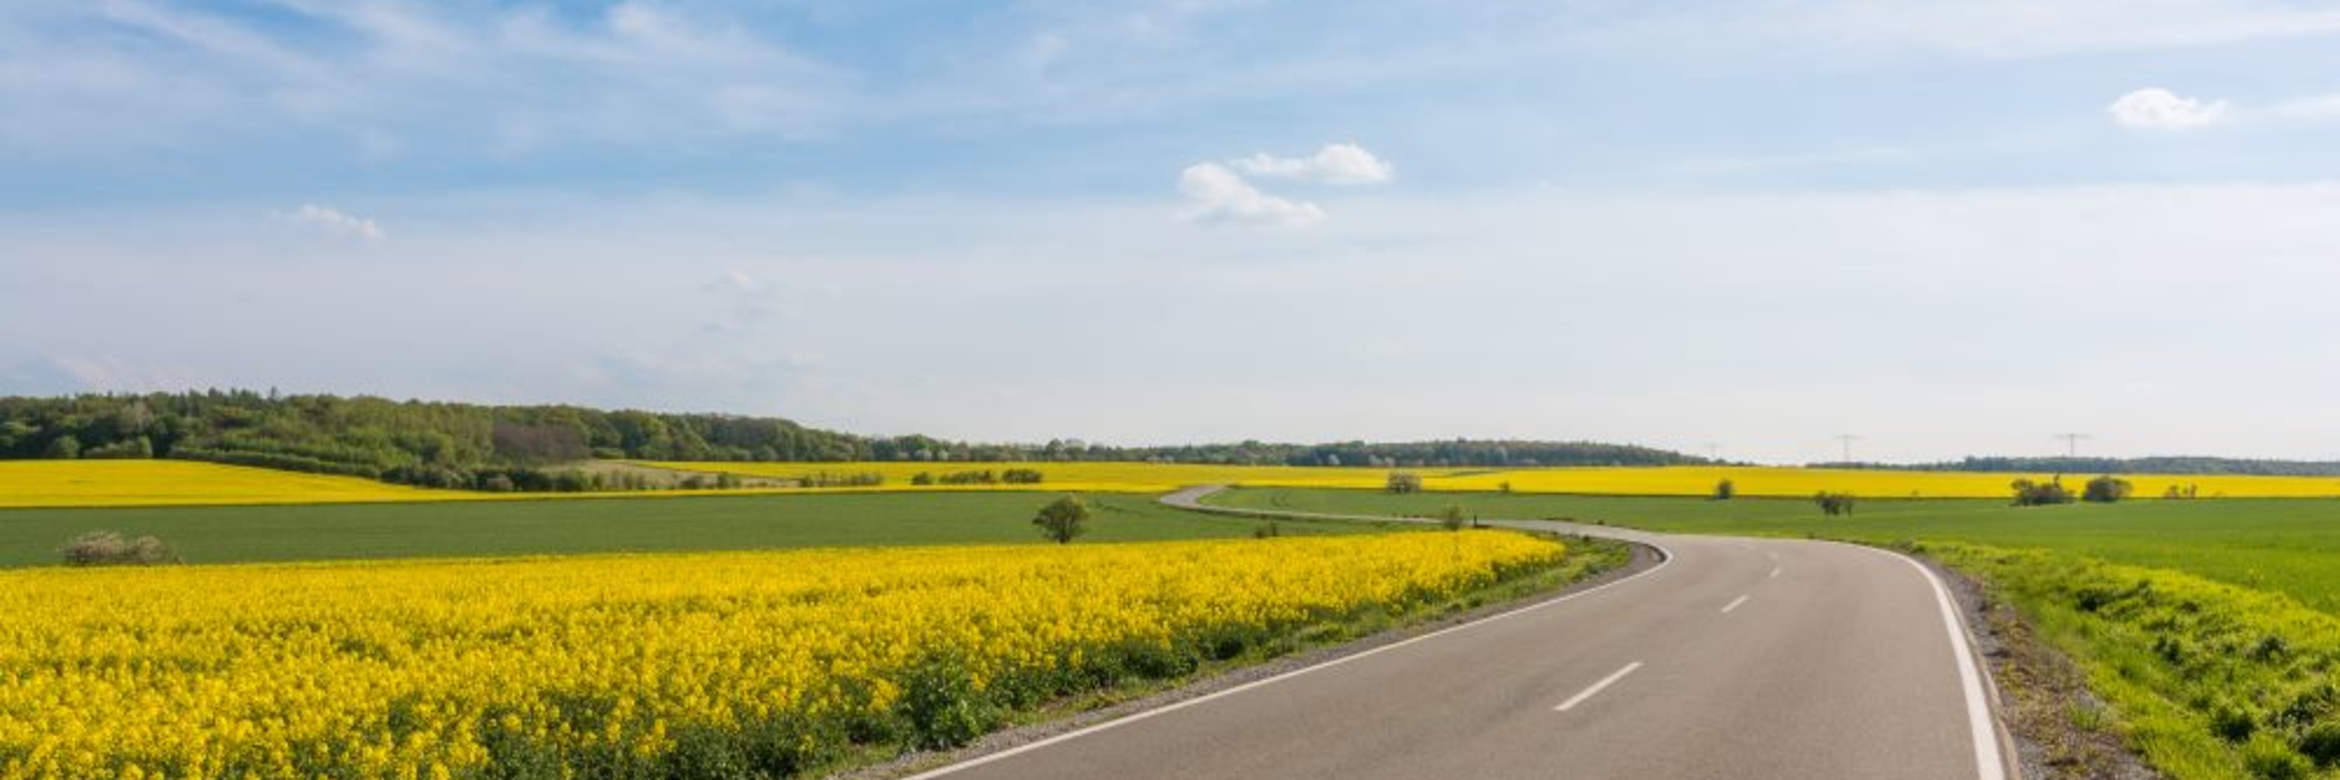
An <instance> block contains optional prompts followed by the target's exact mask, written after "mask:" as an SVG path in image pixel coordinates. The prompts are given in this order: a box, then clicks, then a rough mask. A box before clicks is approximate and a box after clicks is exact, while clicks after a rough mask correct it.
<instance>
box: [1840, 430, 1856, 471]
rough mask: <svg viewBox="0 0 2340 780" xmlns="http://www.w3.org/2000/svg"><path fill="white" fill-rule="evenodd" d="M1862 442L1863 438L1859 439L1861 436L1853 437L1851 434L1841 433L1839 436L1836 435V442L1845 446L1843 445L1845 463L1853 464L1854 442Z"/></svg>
mask: <svg viewBox="0 0 2340 780" xmlns="http://www.w3.org/2000/svg"><path fill="white" fill-rule="evenodd" d="M1860 440H1861V437H1859V436H1854V435H1852V434H1849V433H1839V434H1837V435H1836V441H1837V442H1838V443H1840V444H1843V445H1844V462H1845V463H1848V464H1849V463H1851V462H1853V459H1852V445H1853V442H1856V441H1860Z"/></svg>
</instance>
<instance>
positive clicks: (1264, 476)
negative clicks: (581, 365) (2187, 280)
mask: <svg viewBox="0 0 2340 780" xmlns="http://www.w3.org/2000/svg"><path fill="white" fill-rule="evenodd" d="M645 465H654V466H658V467H661V468H671V469H679V470H684V471H704V472H710V473H714V472H730V473H734V474H740V475H747V476H762V477H802V476H806V475H814V474H831V475H842V474H862V473H871V474H880V475H883V476H884V477H885V483H884V484H882V485H879V486H876V487H868V488H820V490H829V491H869V490H878V491H898V490H1056V491H1077V492H1126V493H1159V492H1165V491H1170V490H1175V489H1178V488H1180V487H1184V486H1187V485H1204V484H1226V485H1245V486H1252V487H1293V488H1350V489H1360V488H1361V489H1380V488H1382V487H1383V486H1384V485H1386V484H1387V480H1388V477H1389V472H1390V471H1391V470H1390V469H1377V468H1332V467H1292V466H1213V465H1192V464H1154V463H648V464H645ZM1012 468H1029V469H1037V470H1039V471H1040V472H1041V473H1042V474H1044V475H1045V476H1046V480H1045V481H1043V482H1042V483H1040V484H1037V485H1004V484H1003V485H971V486H970V485H933V486H913V485H912V484H911V483H910V480H911V477H912V476H914V475H916V474H919V473H922V472H923V473H930V474H935V475H938V476H939V475H942V474H947V473H950V472H958V471H994V472H996V471H1002V470H1005V469H1012ZM1398 470H1401V471H1407V472H1410V473H1413V474H1417V475H1420V476H1421V477H1422V488H1423V489H1424V490H1434V491H1496V490H1502V489H1504V486H1505V485H1509V486H1510V489H1511V490H1514V491H1518V492H1522V493H1577V494H1588V495H1616V496H1703V495H1708V494H1709V493H1711V492H1713V490H1714V487H1715V483H1717V482H1720V481H1722V480H1723V479H1729V480H1731V481H1732V483H1733V485H1734V486H1735V487H1736V488H1737V490H1738V494H1739V495H1743V496H1771V497H1803V496H1809V495H1812V494H1813V493H1817V492H1820V491H1823V490H1826V491H1838V492H1848V493H1852V494H1854V495H1858V496H1862V497H1868V498H1913V497H1914V498H2007V497H2008V496H2009V495H2010V494H2011V493H2010V491H2009V489H2008V483H2010V482H2012V481H2014V480H2016V479H2018V478H2030V479H2034V480H2042V481H2044V480H2048V479H2052V478H2054V477H2055V475H2052V474H2032V475H2023V474H1984V473H1974V472H1943V471H1875V470H1849V469H1807V468H1788V467H1774V466H1669V467H1662V468H1660V467H1614V468H1528V469H1483V468H1482V469H1468V468H1425V469H1398ZM2092 476H2094V475H2091V474H2068V475H2064V481H2065V483H2066V484H2069V485H2071V486H2072V487H2073V488H2074V489H2077V488H2079V486H2080V485H2081V484H2082V483H2084V482H2086V481H2087V480H2088V478H2089V477H2092ZM2122 478H2123V479H2126V480H2129V481H2130V482H2131V483H2132V484H2134V485H2135V488H2136V492H2135V496H2136V497H2138V498H2156V497H2159V496H2160V495H2161V494H2162V492H2163V491H2164V490H2166V489H2168V488H2169V487H2171V486H2177V487H2179V488H2181V489H2183V488H2186V487H2193V488H2195V489H2196V490H2197V491H2198V494H2199V496H2200V497H2203V498H2211V497H2221V498H2309V497H2334V496H2340V477H2248V476H2214V475H2194V476H2185V475H2174V476H2173V475H2151V474H2130V475H2123V476H2122Z"/></svg>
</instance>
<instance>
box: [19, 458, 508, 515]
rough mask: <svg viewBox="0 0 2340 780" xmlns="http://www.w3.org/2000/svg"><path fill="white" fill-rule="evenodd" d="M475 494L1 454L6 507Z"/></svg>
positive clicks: (191, 465)
mask: <svg viewBox="0 0 2340 780" xmlns="http://www.w3.org/2000/svg"><path fill="white" fill-rule="evenodd" d="M472 495H484V494H469V493H460V492H456V491H449V490H425V489H422V488H416V487H406V486H403V485H392V484H387V483H383V482H376V481H374V480H370V479H359V478H357V477H336V476H328V475H323V474H302V473H298V472H291V471H277V470H274V469H262V468H251V467H247V466H225V465H220V464H216V463H198V462H194V461H184V460H8V461H0V507H75V506H191V505H221V504H333V503H363V502H379V501H447V500H451V499H463V498H466V497H470V496H472Z"/></svg>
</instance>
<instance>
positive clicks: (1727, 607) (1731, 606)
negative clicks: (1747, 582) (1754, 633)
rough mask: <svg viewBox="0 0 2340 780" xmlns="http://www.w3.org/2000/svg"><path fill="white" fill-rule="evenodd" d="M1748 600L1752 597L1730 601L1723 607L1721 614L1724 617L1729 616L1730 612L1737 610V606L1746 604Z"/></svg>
mask: <svg viewBox="0 0 2340 780" xmlns="http://www.w3.org/2000/svg"><path fill="white" fill-rule="evenodd" d="M1750 598H1753V596H1751V595H1750V596H1740V597H1738V598H1735V599H1731V603H1729V604H1724V605H1723V608H1722V613H1723V614H1725V615H1728V614H1731V610H1734V609H1738V608H1739V605H1741V604H1745V603H1747V599H1750Z"/></svg>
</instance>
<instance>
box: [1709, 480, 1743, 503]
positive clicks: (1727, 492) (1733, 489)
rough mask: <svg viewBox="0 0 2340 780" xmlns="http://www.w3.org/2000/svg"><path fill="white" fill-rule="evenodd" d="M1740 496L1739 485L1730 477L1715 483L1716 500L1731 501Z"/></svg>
mask: <svg viewBox="0 0 2340 780" xmlns="http://www.w3.org/2000/svg"><path fill="white" fill-rule="evenodd" d="M1738 496H1739V486H1738V485H1737V484H1735V483H1733V482H1731V481H1730V480H1728V479H1725V480H1723V481H1721V482H1716V483H1714V500H1716V501H1729V500H1731V499H1733V498H1737V497H1738Z"/></svg>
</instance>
